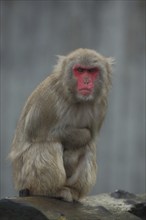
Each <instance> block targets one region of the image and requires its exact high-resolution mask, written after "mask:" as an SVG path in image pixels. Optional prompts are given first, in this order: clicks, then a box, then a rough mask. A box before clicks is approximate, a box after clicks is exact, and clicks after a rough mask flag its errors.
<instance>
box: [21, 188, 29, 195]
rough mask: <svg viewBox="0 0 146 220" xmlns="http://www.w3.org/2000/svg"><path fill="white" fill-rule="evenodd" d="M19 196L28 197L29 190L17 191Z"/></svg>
mask: <svg viewBox="0 0 146 220" xmlns="http://www.w3.org/2000/svg"><path fill="white" fill-rule="evenodd" d="M19 196H20V197H26V196H30V191H29V189H21V190H20V191H19Z"/></svg>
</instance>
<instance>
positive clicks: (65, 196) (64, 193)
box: [55, 187, 73, 202]
mask: <svg viewBox="0 0 146 220" xmlns="http://www.w3.org/2000/svg"><path fill="white" fill-rule="evenodd" d="M55 197H56V198H58V199H61V200H64V201H67V202H72V201H73V198H72V194H71V191H70V189H69V188H67V187H64V188H62V189H61V190H60V191H59V192H57V193H56V196H55Z"/></svg>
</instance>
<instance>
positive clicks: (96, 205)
mask: <svg viewBox="0 0 146 220" xmlns="http://www.w3.org/2000/svg"><path fill="white" fill-rule="evenodd" d="M145 209H146V203H145V195H135V194H132V193H128V192H125V191H123V190H116V191H115V192H113V193H111V194H99V195H96V196H89V197H86V198H84V199H83V200H82V201H81V202H80V203H79V202H74V203H69V202H65V201H62V200H59V199H54V198H49V197H43V196H34V197H23V198H19V197H14V198H7V199H2V200H0V219H1V220H9V219H10V220H17V219H21V220H26V219H27V220H32V219H35V220H46V219H49V220H140V219H143V220H144V219H145V216H146V210H145ZM26 217H27V218H26Z"/></svg>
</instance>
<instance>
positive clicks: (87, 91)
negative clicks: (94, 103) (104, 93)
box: [79, 88, 92, 96]
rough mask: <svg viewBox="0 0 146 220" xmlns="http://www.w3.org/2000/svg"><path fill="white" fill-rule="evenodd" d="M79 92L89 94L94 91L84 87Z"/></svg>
mask: <svg viewBox="0 0 146 220" xmlns="http://www.w3.org/2000/svg"><path fill="white" fill-rule="evenodd" d="M79 93H80V94H81V95H84V96H87V95H90V94H91V93H92V90H91V89H88V88H82V89H80V90H79Z"/></svg>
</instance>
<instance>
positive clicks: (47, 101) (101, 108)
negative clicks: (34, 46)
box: [10, 49, 112, 201]
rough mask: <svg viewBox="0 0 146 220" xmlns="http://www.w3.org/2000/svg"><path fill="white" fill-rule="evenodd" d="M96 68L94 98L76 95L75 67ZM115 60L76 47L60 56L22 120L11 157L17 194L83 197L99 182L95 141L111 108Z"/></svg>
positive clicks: (35, 92) (21, 117)
mask: <svg viewBox="0 0 146 220" xmlns="http://www.w3.org/2000/svg"><path fill="white" fill-rule="evenodd" d="M76 63H83V64H84V65H90V66H98V68H99V69H100V77H99V79H97V81H96V82H95V88H94V93H93V95H90V96H89V97H82V96H81V95H79V94H78V91H76V80H75V78H74V77H73V75H72V67H73V65H74V64H76ZM111 64H112V59H110V58H105V57H103V56H102V55H100V54H98V53H96V52H95V51H93V50H88V49H78V50H76V51H74V52H72V53H70V54H69V55H68V56H66V57H59V61H58V64H57V65H56V66H55V68H54V71H53V73H52V74H51V75H50V76H48V77H47V78H46V79H45V80H44V81H43V82H42V83H41V84H40V85H39V86H38V87H37V88H36V89H35V90H34V92H33V93H32V94H31V96H30V97H29V98H28V100H27V102H26V105H25V107H24V109H23V111H22V114H21V116H20V119H19V122H18V126H17V129H16V133H15V136H14V140H13V143H12V149H11V152H10V158H11V160H12V165H13V174H14V183H15V188H16V189H17V190H21V189H25V188H28V189H29V190H30V194H31V195H49V196H55V197H60V196H61V197H63V198H64V199H65V200H67V201H73V200H79V199H80V198H82V197H83V196H85V195H86V194H87V193H88V192H89V191H90V189H91V188H92V186H93V185H94V184H95V181H96V170H97V165H96V138H97V136H98V133H99V130H100V128H101V125H102V122H103V120H104V117H105V113H106V108H107V95H108V91H109V87H110V84H111V79H110V78H111Z"/></svg>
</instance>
